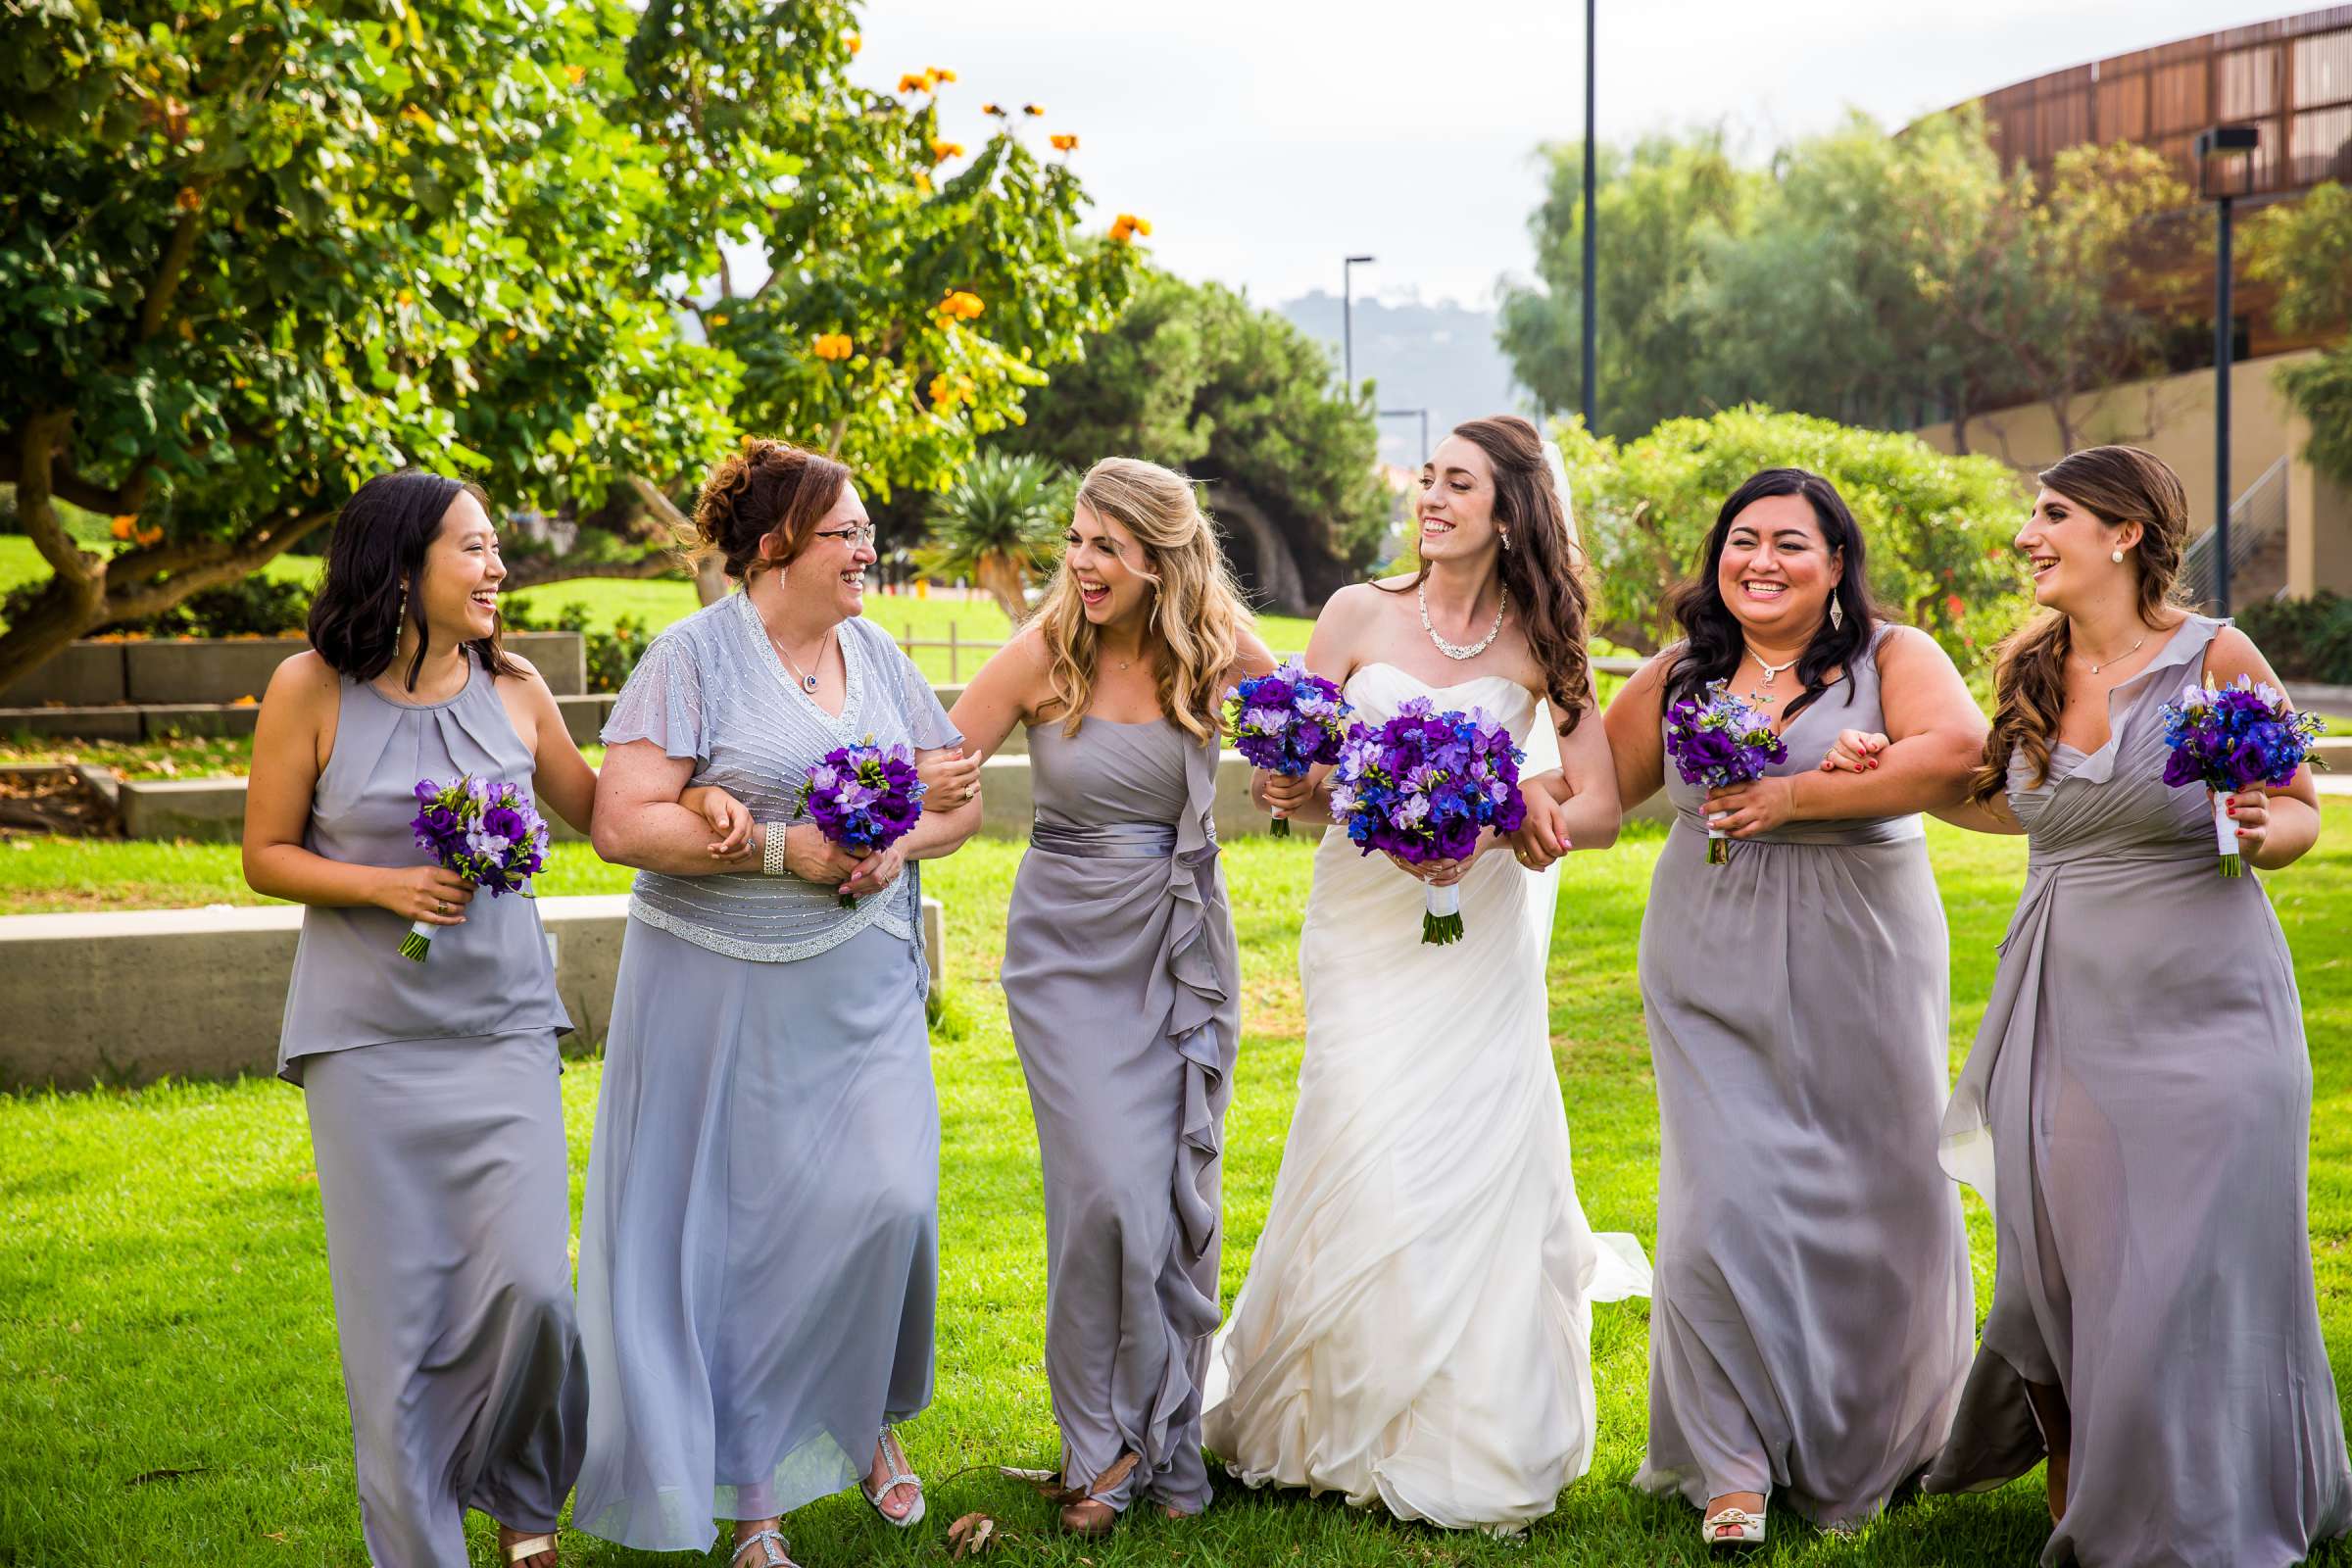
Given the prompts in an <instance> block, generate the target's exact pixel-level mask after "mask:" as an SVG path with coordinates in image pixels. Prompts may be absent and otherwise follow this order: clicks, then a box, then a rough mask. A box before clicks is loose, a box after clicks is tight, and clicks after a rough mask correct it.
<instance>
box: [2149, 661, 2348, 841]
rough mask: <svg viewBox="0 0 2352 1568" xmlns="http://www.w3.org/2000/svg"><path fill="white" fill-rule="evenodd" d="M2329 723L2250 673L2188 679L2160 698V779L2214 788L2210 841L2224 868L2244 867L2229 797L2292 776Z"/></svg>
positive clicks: (2177, 784) (2282, 782)
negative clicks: (2166, 750)
mask: <svg viewBox="0 0 2352 1568" xmlns="http://www.w3.org/2000/svg"><path fill="white" fill-rule="evenodd" d="M2326 727H2327V726H2326V725H2325V724H2324V723H2322V721H2321V720H2320V718H2319V717H2318V716H2317V715H2316V714H2312V713H2298V712H2296V711H2294V710H2292V709H2290V708H2288V707H2287V706H2286V694H2285V693H2284V692H2282V691H2280V690H2279V689H2278V687H2276V686H2273V685H2271V684H2270V683H2269V682H2268V681H2264V682H2260V683H2257V682H2256V681H2255V679H2254V678H2253V677H2252V676H2251V675H2240V676H2238V677H2237V680H2236V682H2235V683H2234V684H2232V685H2229V686H2223V687H2219V688H2216V687H2213V686H2208V685H2206V684H2204V683H2203V682H2201V681H2192V682H2190V683H2189V684H2188V685H2186V686H2183V687H2182V688H2181V689H2180V697H2179V698H2177V699H2176V700H2174V701H2173V702H2170V703H2167V704H2165V706H2164V744H2165V745H2167V746H2169V747H2171V748H2172V749H2173V755H2172V757H2171V758H2170V759H2168V760H2166V762H2165V764H2164V781H2165V782H2166V783H2167V784H2170V785H2172V786H2173V787H2174V788H2176V789H2178V788H2180V787H2181V786H2182V785H2186V784H2202V785H2204V786H2205V787H2206V788H2207V789H2209V790H2211V791H2213V841H2214V848H2216V849H2217V850H2219V851H2221V856H2222V875H2224V876H2243V875H2244V874H2245V860H2244V858H2242V857H2241V856H2239V854H2238V853H2237V828H2236V824H2235V823H2233V822H2231V821H2230V820H2229V797H2230V796H2231V795H2234V794H2236V793H2237V792H2238V791H2240V790H2250V789H2252V788H2254V787H2255V786H2256V785H2257V784H2262V785H2268V786H2269V787H2271V788H2273V789H2278V788H2281V787H2283V786H2284V785H2286V784H2288V783H2290V782H2292V781H2293V779H2294V776H2295V770H2296V769H2297V768H2299V767H2301V766H2302V765H2303V760H2304V759H2305V758H2306V757H2308V756H2310V755H2311V743H2312V742H2313V741H2314V740H2316V739H2317V738H2318V737H2319V735H2320V732H2321V731H2322V730H2323V729H2325V728H2326Z"/></svg>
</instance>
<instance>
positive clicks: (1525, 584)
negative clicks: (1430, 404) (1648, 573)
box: [1372, 414, 1593, 735]
mask: <svg viewBox="0 0 2352 1568" xmlns="http://www.w3.org/2000/svg"><path fill="white" fill-rule="evenodd" d="M1452 433H1453V434H1455V435H1458V436H1460V437H1461V438H1462V439H1463V440H1465V441H1467V442H1469V443H1470V444H1471V445H1472V446H1475V447H1477V448H1478V450H1479V451H1481V452H1484V453H1485V454H1486V455H1487V462H1488V463H1489V465H1491V466H1493V467H1494V469H1495V522H1496V523H1497V524H1498V525H1500V526H1502V527H1504V528H1508V529H1509V530H1510V541H1511V543H1510V548H1509V549H1507V550H1504V551H1501V552H1500V553H1498V554H1497V555H1496V556H1495V571H1496V574H1497V575H1499V576H1500V577H1501V578H1502V586H1503V587H1504V588H1505V589H1506V590H1508V591H1509V593H1510V596H1511V605H1512V610H1513V613H1514V614H1516V615H1517V616H1518V619H1519V629H1520V632H1521V634H1522V635H1523V636H1524V637H1525V638H1526V639H1527V649H1528V652H1529V654H1531V655H1532V656H1533V657H1534V658H1535V661H1536V665H1537V667H1538V668H1539V669H1541V670H1543V672H1544V696H1545V697H1546V698H1547V699H1548V700H1549V701H1550V703H1551V712H1552V716H1553V717H1554V718H1556V719H1557V720H1558V721H1559V726H1560V733H1561V734H1562V735H1567V734H1570V733H1572V732H1573V731H1574V730H1575V729H1576V726H1577V723H1578V721H1579V720H1581V719H1582V718H1583V717H1584V716H1585V711H1586V710H1587V709H1589V708H1591V707H1592V706H1593V664H1592V658H1591V654H1590V651H1589V650H1588V649H1587V648H1586V647H1585V622H1586V614H1587V611H1588V607H1589V604H1590V595H1589V594H1588V592H1587V590H1586V587H1585V573H1584V558H1583V554H1582V552H1580V551H1579V550H1578V549H1577V548H1576V530H1575V527H1574V526H1573V524H1571V522H1570V521H1569V518H1568V498H1567V497H1565V496H1563V495H1561V494H1560V493H1559V491H1558V490H1557V489H1556V488H1554V487H1553V484H1552V479H1551V466H1550V465H1548V464H1547V463H1545V462H1544V437H1543V434H1542V432H1540V431H1538V430H1537V429H1536V427H1535V426H1534V425H1532V424H1530V423H1528V422H1527V421H1526V420H1525V419H1522V418H1520V417H1518V416H1516V415H1510V414H1497V415H1495V416H1494V417H1490V418H1485V419H1472V420H1471V421H1470V422H1469V423H1467V424H1457V425H1455V426H1454V427H1453V432H1452ZM1429 569H1430V567H1429V563H1428V562H1426V561H1424V562H1422V563H1421V569H1420V570H1419V571H1417V572H1415V573H1414V574H1413V580H1412V581H1410V582H1408V583H1404V584H1401V585H1399V586H1398V587H1396V588H1383V585H1382V584H1379V583H1374V584H1373V585H1372V586H1374V587H1375V588H1383V591H1384V592H1388V593H1403V592H1405V591H1406V590H1407V589H1412V588H1418V587H1420V586H1421V584H1422V583H1424V582H1426V581H1428V580H1429Z"/></svg>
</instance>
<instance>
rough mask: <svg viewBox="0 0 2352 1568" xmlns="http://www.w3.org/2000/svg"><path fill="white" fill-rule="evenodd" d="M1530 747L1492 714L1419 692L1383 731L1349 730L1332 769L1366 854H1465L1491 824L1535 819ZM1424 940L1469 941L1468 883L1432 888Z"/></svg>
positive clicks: (1407, 857)
mask: <svg viewBox="0 0 2352 1568" xmlns="http://www.w3.org/2000/svg"><path fill="white" fill-rule="evenodd" d="M1520 760H1521V753H1520V751H1519V748H1518V747H1517V746H1515V745H1513V744H1512V743H1511V732H1510V731H1509V730H1507V729H1504V728H1503V727H1502V726H1501V725H1500V724H1498V723H1496V722H1495V720H1494V719H1493V718H1491V717H1489V716H1488V714H1487V713H1486V711H1485V710H1483V709H1477V708H1473V709H1472V710H1470V711H1469V712H1467V713H1463V712H1460V711H1454V710H1448V711H1446V712H1443V713H1441V712H1438V711H1436V710H1435V708H1434V707H1433V706H1432V704H1431V703H1430V701H1429V699H1428V698H1426V697H1415V698H1410V699H1408V700H1407V701H1406V702H1404V703H1403V704H1402V705H1401V706H1399V707H1398V708H1397V716H1396V717H1395V718H1392V719H1390V720H1389V721H1388V722H1387V723H1385V724H1383V725H1381V726H1380V727H1379V728H1377V729H1374V728H1371V727H1369V726H1367V725H1364V724H1361V723H1357V724H1352V725H1349V726H1348V739H1347V740H1346V741H1345V742H1344V743H1343V744H1342V745H1341V747H1340V760H1339V766H1338V768H1337V769H1336V770H1335V771H1334V773H1333V774H1332V785H1331V809H1332V811H1333V813H1334V814H1335V815H1337V816H1338V817H1339V818H1340V820H1341V821H1342V822H1343V823H1345V824H1346V826H1347V829H1348V839H1349V840H1350V841H1351V842H1352V843H1354V845H1355V846H1356V848H1357V849H1358V850H1360V851H1361V852H1362V853H1363V854H1365V855H1370V854H1371V853H1372V852H1373V851H1374V850H1382V851H1385V852H1387V853H1388V854H1390V855H1394V856H1396V857H1397V858H1398V859H1400V860H1404V861H1407V862H1409V863H1411V864H1415V865H1419V864H1422V863H1423V862H1425V861H1429V860H1459V859H1462V858H1466V857H1467V856H1468V855H1469V854H1470V853H1471V851H1472V850H1474V849H1476V848H1477V846H1478V835H1479V834H1480V832H1481V831H1483V830H1484V829H1487V828H1490V827H1491V828H1494V829H1495V831H1496V832H1498V833H1509V832H1512V831H1514V830H1515V829H1517V827H1518V826H1519V824H1520V822H1521V821H1522V820H1524V819H1525V817H1526V815H1527V808H1526V806H1525V804H1524V803H1522V802H1521V801H1520V799H1519V763H1520ZM1422 908H1423V912H1422V916H1421V940H1422V941H1424V942H1435V943H1446V942H1459V941H1460V940H1461V939H1462V898H1461V891H1460V890H1459V889H1458V888H1436V887H1433V888H1429V889H1427V890H1426V896H1425V898H1424V900H1423V907H1422Z"/></svg>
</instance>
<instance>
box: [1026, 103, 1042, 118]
mask: <svg viewBox="0 0 2352 1568" xmlns="http://www.w3.org/2000/svg"><path fill="white" fill-rule="evenodd" d="M1045 112H1046V111H1045V106H1044V105H1042V104H1023V105H1021V113H1022V114H1024V115H1027V116H1028V117H1029V118H1030V119H1032V120H1035V119H1036V118H1037V117H1038V116H1040V115H1042V114H1044V113H1045Z"/></svg>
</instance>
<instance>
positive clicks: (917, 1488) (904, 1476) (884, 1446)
mask: <svg viewBox="0 0 2352 1568" xmlns="http://www.w3.org/2000/svg"><path fill="white" fill-rule="evenodd" d="M874 1443H875V1446H876V1447H878V1448H879V1449H880V1450H881V1454H882V1462H883V1463H884V1464H888V1465H895V1466H896V1467H897V1471H898V1473H897V1474H895V1475H893V1476H892V1477H891V1478H890V1479H889V1480H888V1481H885V1482H883V1483H882V1484H881V1485H880V1486H878V1487H868V1486H867V1485H866V1484H865V1478H864V1477H863V1476H859V1477H858V1491H859V1492H861V1493H863V1494H864V1495H865V1501H866V1505H867V1506H868V1507H870V1508H872V1509H873V1510H874V1512H876V1513H878V1514H880V1515H881V1516H882V1522H883V1523H884V1524H886V1525H889V1526H890V1527H891V1528H892V1529H894V1530H911V1529H913V1528H914V1527H915V1526H916V1525H918V1524H920V1523H922V1520H923V1511H924V1509H925V1508H926V1507H927V1506H928V1504H926V1503H925V1502H924V1500H923V1482H922V1478H921V1477H920V1476H918V1475H916V1474H915V1473H914V1466H912V1465H911V1464H909V1463H907V1448H906V1446H905V1445H904V1444H902V1443H900V1442H899V1439H898V1434H897V1433H895V1432H893V1431H891V1429H890V1428H888V1427H884V1428H883V1429H882V1435H881V1436H880V1437H879V1438H877V1439H875V1440H874ZM897 1487H912V1488H913V1489H914V1506H913V1507H911V1508H909V1509H907V1512H906V1513H905V1514H904V1515H901V1514H895V1513H892V1512H891V1511H890V1510H889V1509H887V1508H885V1507H883V1506H882V1499H883V1498H884V1497H887V1496H889V1495H890V1494H891V1492H892V1490H893V1489H894V1488H897Z"/></svg>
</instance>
